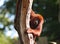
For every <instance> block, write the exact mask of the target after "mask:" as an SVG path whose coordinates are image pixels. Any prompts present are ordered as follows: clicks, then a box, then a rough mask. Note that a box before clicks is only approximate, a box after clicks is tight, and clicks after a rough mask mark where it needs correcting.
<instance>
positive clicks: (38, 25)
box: [27, 10, 44, 36]
mask: <svg viewBox="0 0 60 44" xmlns="http://www.w3.org/2000/svg"><path fill="white" fill-rule="evenodd" d="M29 23H30V29H28V30H27V33H32V34H34V35H36V36H40V34H41V31H42V26H43V23H44V19H43V16H41V15H40V14H35V12H34V11H33V10H32V11H31V17H30V22H29Z"/></svg>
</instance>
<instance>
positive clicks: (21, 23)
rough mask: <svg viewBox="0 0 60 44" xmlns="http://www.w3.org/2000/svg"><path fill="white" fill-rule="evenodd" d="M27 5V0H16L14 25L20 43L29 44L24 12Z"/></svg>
mask: <svg viewBox="0 0 60 44" xmlns="http://www.w3.org/2000/svg"><path fill="white" fill-rule="evenodd" d="M28 6H29V0H18V1H17V8H16V16H15V22H14V27H15V29H16V30H17V32H18V34H19V38H20V44H29V40H28V37H27V34H26V33H25V31H26V14H27V10H28V9H27V8H28Z"/></svg>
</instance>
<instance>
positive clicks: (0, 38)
mask: <svg viewBox="0 0 60 44" xmlns="http://www.w3.org/2000/svg"><path fill="white" fill-rule="evenodd" d="M0 44H13V41H12V39H10V38H9V37H6V36H5V35H4V34H3V33H2V32H1V31H0Z"/></svg>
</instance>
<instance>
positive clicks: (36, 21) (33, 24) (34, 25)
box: [30, 17, 40, 29]
mask: <svg viewBox="0 0 60 44" xmlns="http://www.w3.org/2000/svg"><path fill="white" fill-rule="evenodd" d="M39 23H40V19H39V18H38V17H34V18H32V19H31V20H30V28H32V29H36V28H37V26H38V25H39Z"/></svg>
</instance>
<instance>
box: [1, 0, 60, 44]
mask: <svg viewBox="0 0 60 44" xmlns="http://www.w3.org/2000/svg"><path fill="white" fill-rule="evenodd" d="M16 2H17V0H0V44H17V43H18V34H17V32H16V30H15V29H14V18H15V13H16ZM32 8H33V10H34V11H35V12H36V13H39V14H41V15H42V16H43V17H44V25H43V31H42V34H41V37H44V36H45V37H47V39H48V41H56V40H59V41H60V17H59V16H60V14H59V0H34V3H33V7H32ZM16 42H17V43H16Z"/></svg>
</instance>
